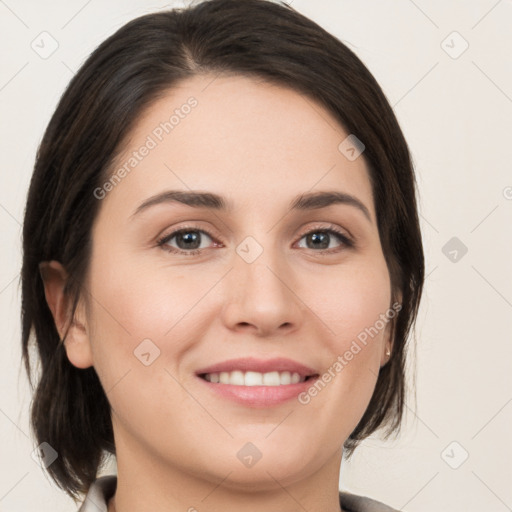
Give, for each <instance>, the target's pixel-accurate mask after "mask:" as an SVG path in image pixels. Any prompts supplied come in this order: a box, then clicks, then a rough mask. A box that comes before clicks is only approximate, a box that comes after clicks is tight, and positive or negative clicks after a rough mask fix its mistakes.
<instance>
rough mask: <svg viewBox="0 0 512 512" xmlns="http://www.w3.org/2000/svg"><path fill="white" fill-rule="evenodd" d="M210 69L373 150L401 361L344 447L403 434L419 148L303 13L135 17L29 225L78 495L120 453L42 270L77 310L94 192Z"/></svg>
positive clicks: (115, 38) (47, 401) (219, 8)
mask: <svg viewBox="0 0 512 512" xmlns="http://www.w3.org/2000/svg"><path fill="white" fill-rule="evenodd" d="M202 73H213V74H237V75H246V76H253V77H258V78H260V79H263V80H266V81H268V82H272V83H276V84H278V85H283V86H286V87H289V88H291V89H293V90H295V91H298V92H300V93H302V94H304V95H306V96H308V97H310V98H312V99H313V100H315V101H317V102H319V103H320V104H321V105H323V106H324V107H325V108H326V109H327V110H328V111H329V112H330V113H331V114H332V115H333V116H334V117H335V118H336V119H337V120H338V121H339V123H340V125H341V126H342V127H343V128H344V130H345V131H346V132H347V133H349V134H355V135H356V136H357V138H358V139H360V140H361V141H362V142H363V143H364V145H365V147H366V148H365V151H364V153H363V158H364V159H365V161H366V163H367V165H368V168H369V171H370V180H371V185H372V190H373V196H374V201H375V210H376V212H377V221H378V229H379V234H380V238H381V243H382V247H383V252H384V255H385V257H386V261H387V265H388V269H389V273H390V278H391V284H392V295H393V300H396V298H397V297H398V295H399V294H400V293H401V294H402V300H401V303H402V309H401V311H400V314H399V315H397V316H396V317H395V318H394V319H393V320H392V336H393V339H394V342H393V353H392V356H391V358H390V360H389V362H388V363H387V364H386V365H385V366H384V367H382V368H381V371H380V373H379V377H378V380H377V384H376V388H375V391H374V393H373V396H372V398H371V401H370V403H369V406H368V408H367V410H366V412H365V414H364V416H363V417H362V419H361V421H360V422H359V424H358V425H357V426H356V428H355V429H354V431H353V432H352V433H351V435H350V436H349V438H348V439H347V440H346V442H345V445H344V446H345V453H346V455H347V456H348V457H349V456H350V455H351V453H352V452H353V450H354V449H355V447H356V446H357V444H358V443H359V442H360V441H361V440H362V439H364V438H365V437H367V436H368V435H370V434H371V433H373V432H374V431H375V430H377V429H378V428H379V427H384V426H386V427H387V435H389V434H390V433H392V432H393V431H396V432H398V431H399V429H400V425H401V421H402V415H403V410H404V399H405V360H406V357H405V356H406V341H407V338H408V334H409V331H410V330H411V328H412V326H413V324H414V322H415V319H416V315H417V311H418V307H419V302H420V297H421V292H422V287H423V279H424V258H423V248H422V241H421V234H420V227H419V222H418V214H417V206H416V197H415V185H416V184H415V178H414V172H413V166H412V162H411V158H410V154H409V150H408V147H407V144H406V141H405V140H404V137H403V134H402V132H401V130H400V127H399V125H398V122H397V120H396V117H395V115H394V113H393V111H392V109H391V107H390V105H389V103H388V101H387V100H386V97H385V95H384V93H383V92H382V90H381V88H380V87H379V85H378V84H377V82H376V81H375V79H374V78H373V76H372V75H371V73H370V72H369V71H368V69H367V68H366V67H365V66H364V64H363V63H362V62H361V61H360V60H359V58H358V57H357V56H356V55H355V54H354V53H353V52H352V51H351V50H350V49H348V48H347V47H346V46H345V45H344V44H343V43H341V42H340V41H339V40H338V39H337V38H335V37H334V36H332V35H331V34H329V33H328V32H326V31H325V30H324V29H323V28H321V27H320V26H319V25H317V24H316V23H314V22H313V21H311V20H309V19H308V18H306V17H304V16H303V15H301V14H299V13H298V12H296V11H295V10H294V9H293V8H291V7H289V6H286V5H284V4H283V5H280V4H277V3H273V2H269V1H267V0H208V1H205V2H202V3H199V4H197V5H194V6H192V7H189V8H187V9H179V10H178V9H175V10H172V11H167V12H159V13H154V14H148V15H144V16H141V17H139V18H137V19H134V20H132V21H130V22H129V23H127V24H126V25H124V26H123V27H121V28H120V29H119V30H118V31H117V32H115V33H114V34H113V35H112V36H110V37H109V38H108V39H107V40H105V41H104V42H103V43H102V44H101V45H100V46H99V47H98V48H97V49H96V50H95V51H94V52H93V53H92V54H91V55H90V57H89V58H88V59H87V61H86V62H85V63H84V64H83V66H82V67H81V69H80V70H79V71H78V73H77V74H76V75H75V76H74V78H73V79H72V80H71V82H70V84H69V85H68V87H67V89H66V91H65V92H64V94H63V95H62V97H61V99H60V102H59V104H58V106H57V108H56V110H55V113H54V114H53V116H52V118H51V120H50V122H49V124H48V127H47V129H46V132H45V134H44V136H43V139H42V141H41V144H40V146H39V148H38V152H37V157H36V162H35V167H34V172H33V176H32V180H31V183H30V188H29V192H28V198H27V204H26V211H25V219H24V226H23V268H22V273H21V280H22V346H23V360H24V362H25V368H26V371H27V373H28V375H29V380H30V384H31V386H32V387H33V381H32V376H31V373H30V364H31V363H30V358H29V340H30V339H31V333H33V334H34V337H33V340H34V342H35V344H36V346H37V351H38V355H39V358H40V361H41V371H40V375H38V380H37V388H36V390H35V395H34V399H33V404H32V408H31V427H32V429H33V431H34V434H35V437H36V439H37V440H38V442H39V443H43V442H47V443H49V444H50V445H51V446H52V447H53V448H54V449H55V450H56V451H57V452H58V458H57V459H56V460H55V461H54V462H53V463H52V464H51V465H50V466H49V467H48V468H47V471H48V472H49V474H50V476H51V477H52V478H53V479H54V480H55V482H56V483H57V484H58V485H59V486H60V487H61V488H62V489H64V490H65V491H66V492H67V493H68V494H69V495H70V496H72V497H76V496H77V494H78V493H85V492H87V490H88V488H89V486H90V485H91V483H92V482H93V481H94V479H95V478H96V475H97V471H98V469H99V467H100V465H101V464H102V462H104V460H105V459H104V457H105V456H107V455H108V454H109V453H111V454H115V446H114V438H113V431H112V423H111V417H110V405H109V402H108V400H107V398H106V395H105V392H104V390H103V388H102V386H101V384H100V381H99V379H98V376H97V374H96V372H95V369H94V368H93V367H91V368H87V369H79V368H77V367H75V366H73V365H72V364H71V363H70V362H69V360H68V359H67V356H66V352H65V349H64V346H63V340H60V338H59V334H58V331H57V329H56V326H55V322H54V320H53V317H52V314H51V311H50V309H49V307H48V305H47V302H46V300H45V294H44V287H43V282H42V279H41V276H40V273H39V267H38V265H39V263H41V262H43V261H50V260H57V261H60V262H61V263H62V265H63V266H64V267H65V268H66V270H67V273H68V275H69V276H70V278H69V280H68V282H67V285H66V290H65V292H66V293H67V294H68V296H69V297H70V298H71V300H72V303H73V314H74V311H75V308H76V305H77V303H78V299H79V297H80V291H81V283H82V282H83V279H84V276H85V275H86V272H87V269H88V263H89V258H90V254H91V227H92V224H93V221H94V219H95V217H96V215H97V213H98V208H99V205H100V201H98V200H97V199H96V197H95V196H94V194H93V191H94V190H95V189H96V188H97V187H98V186H100V185H101V183H103V182H104V181H105V179H106V177H108V176H109V174H110V173H111V172H112V164H113V162H114V161H115V157H116V155H117V154H119V151H120V149H121V147H122V144H123V141H125V140H126V137H127V135H128V134H129V132H130V129H131V128H133V126H134V123H135V122H136V121H137V119H139V117H140V116H141V114H142V112H143V111H144V109H146V108H147V107H148V106H149V105H150V104H151V103H152V102H154V101H155V100H156V99H158V98H159V97H160V96H162V95H163V94H165V92H166V91H168V90H169V89H172V88H173V87H174V86H176V84H178V83H179V82H180V81H182V80H184V79H186V78H189V77H192V76H194V75H198V74H202Z"/></svg>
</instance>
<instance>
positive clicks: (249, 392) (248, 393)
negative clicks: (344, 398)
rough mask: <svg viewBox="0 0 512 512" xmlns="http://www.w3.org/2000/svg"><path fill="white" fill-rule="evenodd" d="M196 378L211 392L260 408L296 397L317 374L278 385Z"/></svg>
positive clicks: (308, 385) (309, 384)
mask: <svg viewBox="0 0 512 512" xmlns="http://www.w3.org/2000/svg"><path fill="white" fill-rule="evenodd" d="M197 378H198V379H199V380H200V381H201V382H202V383H203V384H205V385H206V386H207V387H208V389H210V390H211V391H212V392H213V393H216V394H218V395H220V396H222V397H224V398H227V399H229V400H232V401H234V402H236V403H239V404H241V405H245V406H248V407H260V408H264V407H272V406H274V405H280V404H283V403H285V402H288V401H289V400H292V399H293V398H296V397H297V396H298V395H299V394H300V393H303V392H304V391H306V390H307V389H308V388H309V387H311V386H312V385H313V384H314V383H315V382H316V381H317V380H318V376H315V377H311V378H309V379H308V380H305V381H304V382H297V383H296V384H283V385H280V386H235V385H233V384H220V383H214V382H209V381H207V380H206V379H203V378H201V377H199V376H197Z"/></svg>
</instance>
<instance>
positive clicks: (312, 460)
mask: <svg viewBox="0 0 512 512" xmlns="http://www.w3.org/2000/svg"><path fill="white" fill-rule="evenodd" d="M190 98H193V99H190ZM173 115H174V117H173V118H171V116H173ZM165 123H167V124H165ZM348 135H349V134H348V133H345V132H344V131H343V129H342V128H341V126H340V125H339V124H338V123H337V121H336V120H335V119H334V118H333V117H332V116H331V115H330V114H329V113H328V112H327V111H326V110H324V109H323V108H322V107H321V106H320V105H318V104H316V103H315V102H314V101H312V100H311V99H309V98H305V97H304V96H302V95H300V94H298V93H296V92H294V91H292V90H289V89H286V88H282V87H279V86H276V85H269V84H266V83H263V82H258V81H255V80H252V79H249V78H245V77H224V78H217V79H215V80H213V78H212V77H211V76H210V77H207V76H201V77H195V78H193V79H190V80H187V81H185V82H182V83H181V85H180V86H179V87H176V88H174V89H173V90H172V91H170V92H169V93H168V94H166V95H165V96H164V97H162V98H160V99H159V100H158V102H156V103H155V104H153V105H152V106H151V108H150V109H149V110H148V111H147V112H146V113H145V114H144V116H143V117H141V118H140V119H139V121H138V123H137V125H136V127H135V128H134V130H133V131H132V133H131V136H130V138H129V141H128V143H127V145H126V147H125V149H124V152H123V154H122V155H121V156H120V157H119V158H118V160H117V165H116V166H115V167H114V169H113V171H114V174H116V176H117V179H114V180H111V181H110V182H109V183H107V184H106V185H104V186H103V187H102V188H101V190H96V192H95V194H96V195H97V197H98V198H99V199H98V200H99V201H101V208H100V212H99V215H98V216H97V218H96V220H95V224H94V227H93V231H92V240H93V251H92V258H91V261H90V268H89V273H88V277H87V281H86V287H87V290H88V298H89V305H88V308H87V311H86V313H84V315H85V316H84V322H83V325H84V335H83V338H82V339H78V338H77V340H75V342H70V343H69V344H68V345H67V346H66V350H67V354H68V357H69V359H70V361H71V362H72V363H73V364H75V365H76V366H79V367H82V368H85V367H88V366H91V365H93V366H94V368H95V370H96V372H97V373H98V376H99V378H100V380H101V383H102V386H103V387H104V389H105V391H106V393H107V397H108V400H109V402H110V404H111V406H112V421H113V426H114V432H115V440H116V446H117V449H118V464H119V461H120V460H121V457H122V458H123V461H124V463H128V462H129V463H131V464H133V465H136V464H137V465H138V467H139V468H140V467H141V466H142V465H145V467H146V468H150V469H148V470H150V471H156V469H155V468H158V469H159V470H161V469H163V468H166V470H169V471H171V470H175V471H180V472H181V473H182V474H189V475H201V478H204V479H208V480H211V481H212V482H219V481H220V479H222V478H224V477H225V476H226V475H227V474H228V473H230V472H231V474H230V482H231V484H230V485H240V486H241V487H243V485H245V484H247V483H249V482H250V484H251V486H252V487H253V488H254V486H255V485H256V486H259V487H260V488H261V489H263V488H265V486H267V485H274V482H273V481H272V480H271V479H269V475H268V473H267V471H269V472H270V473H271V474H272V475H273V476H274V477H275V478H276V479H278V480H279V481H280V482H281V483H282V484H283V485H285V484H286V483H292V482H297V481H299V480H300V479H303V478H307V477H308V476H309V475H311V474H313V473H314V472H318V471H319V470H320V469H321V468H324V467H327V466H329V465H331V466H332V467H334V466H335V465H336V464H338V465H339V462H340V457H341V447H342V444H343V442H344V441H345V440H346V438H347V437H348V436H349V434H350V433H351V431H352V430H353V429H354V428H355V426H356V425H357V423H358V422H359V420H360V419H361V417H362V415H363V413H364V411H365V410H366V408H367V406H368V403H369V400H370V398H371V395H372V392H373V390H374V387H375V384H376V380H377V376H378V372H379V368H380V366H381V365H383V364H384V363H385V362H386V361H387V357H386V355H385V351H386V349H387V348H388V347H390V345H389V344H388V345H386V343H387V341H388V327H389V325H390V324H389V322H388V323H387V324H386V325H385V326H383V324H384V322H383V318H385V314H386V313H387V312H389V308H390V305H391V289H390V279H389V273H388V269H387V266H386V262H385V259H384V255H383V252H382V247H381V243H380V239H379V233H378V229H377V223H376V212H375V208H374V204H373V197H372V190H371V186H370V181H369V175H368V169H367V167H366V164H365V161H364V160H363V157H362V156H361V157H359V158H356V159H355V160H354V159H353V158H352V159H348V158H347V157H346V156H345V155H346V153H343V152H342V151H340V150H339V149H338V146H339V145H340V143H341V142H342V141H343V140H344V139H345V138H346V137H347V136H348ZM144 147H145V148H146V149H143V148H144ZM123 166H124V169H125V172H122V171H120V169H122V168H123ZM175 192H178V193H179V192H181V193H200V194H203V193H207V194H209V195H208V196H193V195H192V194H189V196H188V197H186V196H184V195H182V196H179V195H178V194H176V193H175ZM319 193H331V194H338V196H337V197H338V200H336V201H334V200H333V199H332V197H333V196H325V197H324V199H322V198H321V197H320V196H318V194H319ZM311 194H313V195H315V194H316V202H315V200H311V197H310V195H311ZM214 196H215V197H214ZM217 196H219V197H217ZM301 198H302V202H301V203H300V204H296V203H297V202H298V201H297V199H301ZM340 198H341V199H340ZM370 333H371V334H370ZM358 349H359V350H358ZM239 358H243V359H244V361H238V362H236V361H235V362H234V363H233V364H232V365H231V366H229V365H228V364H227V363H226V362H229V361H231V360H233V359H239ZM218 365H220V366H218ZM299 365H302V366H299ZM214 366H215V367H214ZM208 370H210V371H209V372H208V373H209V375H208V376H206V377H204V376H199V375H198V373H205V372H207V371H208ZM237 370H238V371H237ZM285 371H289V372H290V373H289V374H286V373H283V372H285ZM221 372H222V373H221ZM231 372H233V373H231ZM252 372H255V373H252ZM275 372H278V373H277V374H276V373H275ZM279 372H280V373H279ZM262 373H264V374H272V375H271V376H268V375H265V376H264V377H263V378H264V379H265V380H264V381H263V380H261V381H258V379H259V378H262V377H261V374H262ZM293 373H298V374H299V375H298V378H299V382H295V381H296V380H297V376H295V377H294V376H293ZM215 374H217V375H218V379H220V380H221V382H208V380H207V379H210V380H213V381H215V380H217V377H216V376H215ZM329 376H330V378H329ZM306 377H307V380H306V381H305V382H302V380H303V379H304V378H306ZM227 379H231V380H227ZM240 379H242V380H240ZM252 379H255V380H252ZM276 379H282V380H276ZM222 381H223V382H222ZM242 383H243V385H242ZM245 384H248V385H245ZM251 384H254V385H251ZM271 384H274V385H271ZM275 384H280V385H279V386H277V385H275ZM315 390H316V392H315ZM248 443H252V444H248ZM251 457H252V459H251ZM258 457H261V458H260V459H259V460H257V459H258ZM253 460H256V462H251V461H253Z"/></svg>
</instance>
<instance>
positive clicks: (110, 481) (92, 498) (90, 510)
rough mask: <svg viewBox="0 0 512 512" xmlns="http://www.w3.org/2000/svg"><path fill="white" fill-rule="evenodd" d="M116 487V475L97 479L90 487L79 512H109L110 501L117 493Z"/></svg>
mask: <svg viewBox="0 0 512 512" xmlns="http://www.w3.org/2000/svg"><path fill="white" fill-rule="evenodd" d="M116 487H117V476H116V475H105V476H102V477H99V478H97V479H96V480H95V481H94V482H93V483H92V485H91V487H89V490H88V491H87V495H86V496H85V499H84V501H83V503H82V506H81V507H80V508H79V509H78V512H107V506H108V500H109V499H110V498H111V497H112V496H113V495H114V493H115V492H116Z"/></svg>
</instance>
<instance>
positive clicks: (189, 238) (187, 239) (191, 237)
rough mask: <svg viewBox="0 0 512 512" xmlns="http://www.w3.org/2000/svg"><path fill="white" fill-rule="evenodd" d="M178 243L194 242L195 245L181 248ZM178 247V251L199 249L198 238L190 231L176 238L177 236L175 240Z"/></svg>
mask: <svg viewBox="0 0 512 512" xmlns="http://www.w3.org/2000/svg"><path fill="white" fill-rule="evenodd" d="M180 241H184V242H185V243H186V244H187V243H189V242H196V245H194V246H191V245H190V244H189V245H185V247H181V244H180ZM176 242H177V244H178V246H179V247H180V249H197V248H198V247H199V245H200V244H199V243H198V242H199V236H198V234H197V233H194V232H192V231H187V232H185V233H180V234H179V235H178V236H177V240H176Z"/></svg>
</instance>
